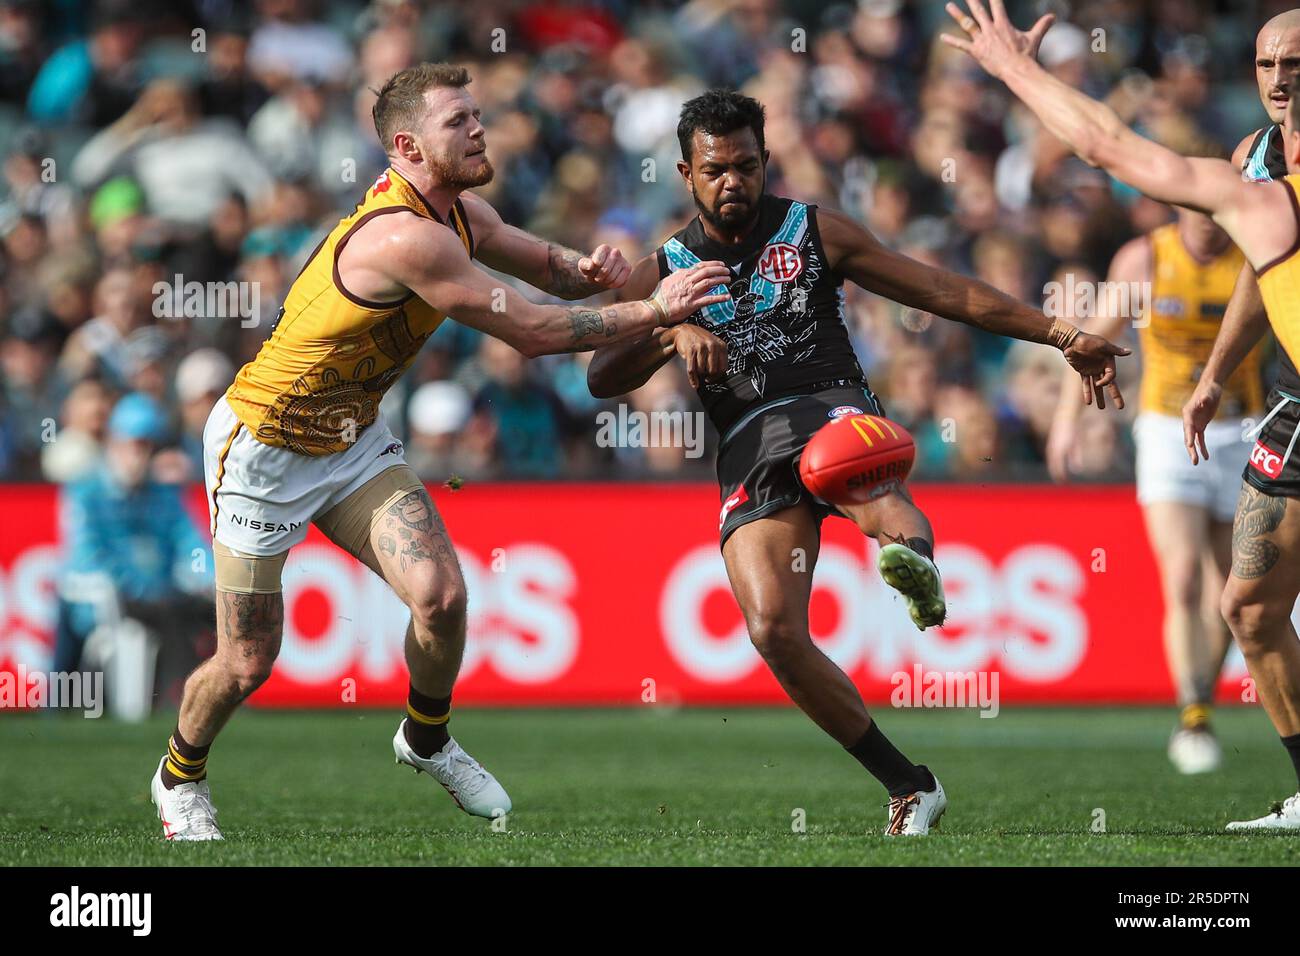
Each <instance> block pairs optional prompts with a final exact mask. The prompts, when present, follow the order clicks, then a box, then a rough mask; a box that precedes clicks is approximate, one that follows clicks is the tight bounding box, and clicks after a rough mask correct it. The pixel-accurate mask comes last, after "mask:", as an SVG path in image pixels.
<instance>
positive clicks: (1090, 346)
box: [817, 210, 1129, 408]
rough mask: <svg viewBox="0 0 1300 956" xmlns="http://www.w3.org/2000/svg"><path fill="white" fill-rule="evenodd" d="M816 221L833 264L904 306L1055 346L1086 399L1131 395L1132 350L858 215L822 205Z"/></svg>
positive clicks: (1101, 402)
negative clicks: (908, 246) (932, 257)
mask: <svg viewBox="0 0 1300 956" xmlns="http://www.w3.org/2000/svg"><path fill="white" fill-rule="evenodd" d="M817 224H818V228H819V229H820V231H821V236H822V245H823V246H824V247H825V249H826V255H827V257H828V259H829V260H830V266H831V268H833V269H835V270H837V271H838V272H839V273H840V274H841V275H843V276H844V277H845V278H846V279H849V280H850V281H851V282H854V283H856V284H857V285H860V286H862V288H864V289H866V290H867V291H869V292H875V293H876V294H877V295H882V296H884V297H885V298H888V299H893V300H894V301H895V302H899V303H901V304H903V305H908V306H911V307H912V308H915V309H921V310H923V311H925V312H932V313H934V314H935V315H937V316H940V317H942V318H945V319H953V320H955V321H957V322H964V323H965V324H967V325H973V326H975V327H976V328H981V329H985V330H987V331H989V332H994V333H996V334H998V335H1007V336H1011V337H1012V338H1017V339H1024V340H1025V341H1028V342H1039V343H1042V344H1044V345H1052V346H1054V347H1056V348H1058V349H1060V350H1061V351H1062V353H1063V354H1064V355H1065V358H1066V361H1067V362H1069V363H1070V366H1071V367H1072V368H1074V370H1075V371H1077V372H1078V373H1079V375H1080V376H1081V377H1082V379H1083V394H1084V400H1085V401H1087V402H1089V403H1090V402H1091V401H1092V399H1093V396H1094V395H1095V396H1096V399H1097V404H1098V406H1100V407H1102V408H1105V401H1106V400H1105V391H1103V390H1108V391H1109V392H1110V395H1111V398H1112V400H1113V401H1114V402H1115V404H1116V405H1117V406H1118V407H1119V408H1123V407H1124V398H1123V396H1122V395H1121V394H1120V392H1119V387H1118V386H1117V385H1116V384H1115V356H1117V355H1128V354H1129V350H1128V349H1124V348H1120V347H1119V346H1117V345H1113V344H1112V343H1110V342H1107V341H1106V340H1105V339H1103V338H1101V337H1100V336H1097V335H1092V334H1090V333H1087V332H1080V331H1079V330H1078V329H1077V328H1075V327H1074V326H1073V325H1071V324H1070V323H1068V322H1064V321H1062V320H1060V319H1049V318H1047V317H1046V316H1045V315H1043V313H1042V312H1039V311H1038V310H1037V309H1032V308H1030V307H1029V306H1027V305H1025V304H1024V303H1022V302H1018V301H1016V300H1015V299H1013V298H1012V297H1011V296H1009V295H1006V294H1005V293H1003V292H999V291H998V290H997V289H995V288H993V287H992V286H991V285H988V284H987V283H985V282H980V281H979V280H978V279H969V278H967V277H966V276H961V275H958V274H956V273H955V272H948V271H946V270H944V269H936V268H934V267H933V266H929V265H926V264H925V263H923V262H917V261H916V260H915V259H910V258H908V257H907V256H905V255H903V254H902V253H899V252H895V251H894V250H893V249H890V248H888V247H887V246H885V245H883V244H881V243H880V242H879V241H878V240H877V239H876V237H875V236H873V235H872V234H871V233H870V232H868V231H867V230H866V229H864V228H863V227H862V226H860V225H859V224H858V223H857V222H855V221H854V220H852V219H851V218H849V217H848V216H846V215H844V214H843V213H839V212H832V211H830V210H819V211H818V213H817Z"/></svg>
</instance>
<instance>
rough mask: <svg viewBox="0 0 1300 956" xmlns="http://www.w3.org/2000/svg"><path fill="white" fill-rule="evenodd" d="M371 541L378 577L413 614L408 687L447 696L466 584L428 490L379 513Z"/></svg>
mask: <svg viewBox="0 0 1300 956" xmlns="http://www.w3.org/2000/svg"><path fill="white" fill-rule="evenodd" d="M370 541H371V547H372V548H373V550H374V555H375V560H376V562H377V564H378V566H379V567H378V570H379V573H380V574H381V575H382V576H383V578H384V580H386V581H387V582H388V583H389V585H390V586H392V588H393V590H394V591H395V592H397V596H398V597H399V598H401V599H402V602H403V603H404V604H405V605H406V606H407V607H408V608H410V611H411V624H410V626H409V627H408V628H407V632H406V663H407V666H408V667H409V668H410V671H411V683H412V684H413V685H414V686H415V689H416V690H418V691H419V692H420V693H422V694H426V695H428V696H429V697H446V696H447V695H449V694H450V693H451V689H452V685H453V684H455V682H456V674H457V673H458V672H459V671H460V662H461V656H462V654H463V653H464V649H465V612H466V596H465V580H464V577H463V575H462V574H461V569H460V563H459V562H458V561H457V560H456V552H455V550H454V549H453V548H452V544H451V536H450V535H449V534H448V533H447V526H446V525H445V524H444V523H443V520H442V516H441V515H439V514H438V509H437V508H436V507H434V504H433V502H432V501H431V500H430V498H429V494H428V492H426V491H425V490H424V489H423V488H421V489H420V490H418V491H412V492H410V493H409V494H406V495H404V496H403V497H401V498H399V499H398V500H397V501H395V502H394V503H393V504H392V505H391V506H389V508H388V509H387V510H386V511H384V512H383V513H382V514H380V515H377V516H376V518H375V521H374V524H373V525H372V526H371V531H370Z"/></svg>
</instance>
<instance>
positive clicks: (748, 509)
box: [718, 382, 885, 545]
mask: <svg viewBox="0 0 1300 956" xmlns="http://www.w3.org/2000/svg"><path fill="white" fill-rule="evenodd" d="M864 413H865V414H868V415H880V416H884V414H885V412H884V409H883V408H882V407H881V405H880V401H879V400H878V399H877V398H876V396H875V394H874V393H872V391H871V389H870V388H868V387H867V386H866V385H865V384H850V383H843V382H836V383H827V385H825V386H820V387H819V386H812V387H811V390H810V393H809V394H807V395H796V396H791V397H787V398H779V399H774V400H772V401H769V402H764V403H763V404H762V405H759V406H757V407H755V408H754V409H752V410H751V411H749V412H747V413H746V414H745V415H744V417H743V418H741V419H740V421H738V422H736V424H735V425H733V426H732V427H731V428H730V429H729V430H728V431H727V433H726V434H725V435H724V436H723V437H722V442H721V446H720V448H719V450H718V485H719V489H720V491H721V502H722V511H721V513H720V514H719V515H718V531H719V533H720V535H721V541H720V542H719V544H720V545H721V544H726V543H727V538H728V537H729V536H730V535H731V533H732V532H733V531H735V530H736V529H737V528H739V527H740V526H741V525H743V524H748V523H749V522H751V521H756V520H758V519H759V518H764V517H766V516H768V515H770V514H774V513H775V512H777V511H780V510H782V509H784V508H790V507H793V506H794V505H796V504H798V503H799V502H800V501H801V500H803V499H804V497H805V496H806V497H807V498H808V500H809V502H810V503H811V504H812V508H813V513H814V514H815V515H816V516H817V521H818V523H820V522H821V520H822V519H823V518H825V517H826V516H827V515H828V514H833V515H840V512H839V510H838V509H837V508H835V506H834V505H831V504H829V503H828V502H825V501H822V500H821V499H820V498H817V497H815V496H813V495H812V493H811V492H809V491H808V489H807V488H805V487H804V486H803V482H802V481H800V480H799V456H800V455H801V454H802V453H803V449H804V446H805V445H807V444H808V442H809V440H811V439H812V437H813V435H815V434H816V433H817V431H818V429H820V428H821V427H822V426H823V425H825V424H826V423H827V422H829V421H831V420H832V419H835V418H839V417H841V416H843V415H861V414H864ZM840 516H841V517H843V515H840Z"/></svg>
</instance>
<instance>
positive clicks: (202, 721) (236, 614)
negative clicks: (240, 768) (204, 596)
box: [179, 591, 284, 747]
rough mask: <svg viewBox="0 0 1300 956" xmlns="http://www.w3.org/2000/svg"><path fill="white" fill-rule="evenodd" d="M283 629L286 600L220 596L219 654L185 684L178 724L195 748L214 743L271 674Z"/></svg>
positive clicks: (269, 596)
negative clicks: (228, 722) (222, 729)
mask: <svg viewBox="0 0 1300 956" xmlns="http://www.w3.org/2000/svg"><path fill="white" fill-rule="evenodd" d="M283 630H284V596H283V595H282V594H280V593H279V592H276V593H274V594H240V593H236V592H233V591H218V592H217V652H216V654H214V655H213V656H212V657H210V658H208V659H207V660H206V661H204V662H203V663H202V664H200V665H199V666H198V667H197V668H195V669H194V672H193V673H191V674H190V676H189V677H188V678H187V679H186V681H185V693H184V695H183V697H182V698H181V711H180V719H179V726H180V730H181V734H182V735H183V736H184V737H185V739H186V741H188V742H189V743H191V744H193V745H194V746H196V747H201V746H205V745H207V744H210V743H212V741H213V740H214V739H215V738H216V736H217V734H218V733H219V732H220V731H221V728H222V727H224V726H225V724H226V721H227V720H229V719H230V715H231V714H233V713H234V712H235V708H237V707H238V706H239V705H240V703H242V702H243V700H244V698H246V697H247V696H248V695H249V694H251V693H253V691H255V690H257V688H258V687H260V686H261V685H262V683H263V682H264V681H265V680H266V679H267V677H269V676H270V674H271V667H272V665H273V664H274V663H275V658H276V655H278V654H279V653H280V636H281V634H282V632H283Z"/></svg>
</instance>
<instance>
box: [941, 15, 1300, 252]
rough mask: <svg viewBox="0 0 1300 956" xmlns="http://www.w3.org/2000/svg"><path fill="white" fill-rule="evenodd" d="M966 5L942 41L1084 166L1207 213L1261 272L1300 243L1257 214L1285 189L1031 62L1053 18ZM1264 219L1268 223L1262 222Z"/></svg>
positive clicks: (1290, 228) (1284, 223)
mask: <svg viewBox="0 0 1300 956" xmlns="http://www.w3.org/2000/svg"><path fill="white" fill-rule="evenodd" d="M967 3H968V5H969V7H970V12H971V15H970V16H967V15H965V14H963V13H962V12H961V11H960V10H959V9H958V7H957V6H956V5H955V4H952V3H950V4H948V6H947V9H948V12H949V13H950V14H951V15H952V16H953V18H954V19H955V20H957V21H958V24H959V25H960V26H961V27H962V29H963V30H965V31H966V34H967V37H965V38H962V37H956V36H952V35H951V34H942V39H943V41H944V42H945V43H947V44H948V45H949V46H953V47H956V48H957V49H959V50H964V51H965V52H966V53H968V54H970V55H971V56H972V57H973V58H974V59H975V60H977V61H978V62H979V64H980V65H981V66H982V67H983V68H984V69H985V70H986V71H987V72H988V73H989V74H990V75H991V76H996V77H998V78H999V79H1001V80H1002V81H1003V82H1004V83H1006V85H1007V87H1008V88H1009V89H1010V90H1011V92H1012V93H1014V94H1015V95H1016V96H1017V97H1019V98H1020V100H1021V101H1022V102H1024V104H1025V105H1026V106H1028V107H1029V108H1030V109H1031V110H1033V111H1034V113H1035V115H1037V116H1038V118H1039V119H1040V120H1042V122H1043V125H1044V126H1046V127H1047V129H1048V131H1050V132H1051V133H1052V134H1053V135H1055V136H1056V137H1057V138H1059V139H1060V140H1062V141H1063V142H1064V143H1065V144H1066V145H1067V146H1069V147H1070V149H1071V150H1072V151H1073V152H1074V153H1075V154H1076V155H1078V156H1079V158H1081V159H1082V160H1083V161H1084V162H1086V163H1088V164H1089V165H1092V166H1099V167H1101V168H1102V169H1104V170H1106V172H1108V173H1110V174H1111V175H1112V176H1114V177H1115V178H1116V179H1119V180H1120V181H1122V182H1124V183H1127V184H1128V185H1130V186H1132V187H1134V188H1135V189H1138V190H1140V191H1141V192H1143V193H1145V194H1146V195H1148V196H1150V197H1151V198H1152V199H1158V200H1160V201H1161V202H1167V203H1172V204H1174V205H1177V206H1185V207H1187V208H1188V209H1196V210H1198V211H1200V212H1205V213H1208V214H1210V215H1211V216H1213V217H1214V219H1215V221H1216V222H1218V224H1219V225H1221V226H1222V227H1223V228H1224V229H1225V230H1226V231H1227V233H1228V234H1229V235H1230V236H1232V238H1233V241H1235V242H1236V243H1237V245H1238V246H1240V247H1241V251H1242V252H1243V253H1245V255H1246V258H1247V259H1249V260H1250V262H1251V264H1252V265H1253V266H1255V267H1256V268H1259V267H1261V266H1262V265H1264V264H1265V263H1267V262H1268V261H1269V260H1270V259H1272V258H1274V257H1275V256H1277V255H1280V254H1281V253H1282V252H1284V251H1285V250H1286V249H1287V248H1289V247H1290V245H1291V242H1292V240H1293V239H1294V238H1295V227H1294V224H1293V222H1292V221H1290V217H1287V219H1286V220H1281V219H1279V218H1278V217H1264V216H1259V215H1258V214H1259V213H1261V212H1264V210H1266V209H1267V208H1268V207H1270V206H1272V207H1275V208H1276V207H1277V205H1278V204H1279V203H1280V204H1281V205H1282V207H1283V208H1286V207H1287V205H1288V202H1289V200H1287V198H1286V195H1285V192H1284V190H1285V188H1286V187H1285V186H1283V185H1281V184H1278V183H1271V184H1254V183H1245V182H1243V181H1242V179H1241V176H1240V174H1239V173H1238V172H1237V170H1236V169H1234V168H1233V166H1232V164H1231V163H1229V162H1227V161H1226V160H1221V159H1201V158H1194V157H1187V156H1180V155H1178V153H1175V152H1174V151H1173V150H1171V149H1167V148H1165V147H1164V146H1161V145H1160V144H1158V143H1154V142H1152V141H1151V140H1148V139H1143V138H1142V137H1141V136H1139V135H1137V134H1136V133H1134V132H1133V131H1132V130H1131V129H1129V128H1128V127H1127V126H1125V125H1124V123H1123V121H1121V120H1120V118H1119V116H1118V115H1116V113H1115V111H1114V110H1112V109H1111V108H1110V107H1109V106H1107V105H1105V104H1104V103H1099V102H1097V101H1096V100H1094V99H1091V98H1090V97H1088V96H1086V95H1084V94H1083V93H1081V92H1079V91H1078V90H1075V89H1071V88H1070V87H1069V86H1067V85H1066V84H1064V83H1062V82H1061V81H1060V80H1058V79H1057V78H1056V77H1054V76H1052V74H1050V73H1048V72H1047V71H1046V70H1044V69H1043V68H1042V67H1041V66H1039V65H1038V63H1037V62H1036V61H1035V60H1034V58H1033V55H1032V54H1031V52H1030V49H1031V47H1035V48H1036V45H1037V42H1036V40H1035V41H1033V42H1032V43H1030V42H1029V38H1031V37H1032V36H1034V35H1037V36H1039V37H1041V35H1042V33H1045V32H1046V31H1047V27H1048V26H1050V25H1051V20H1050V19H1049V18H1047V17H1044V18H1043V19H1041V20H1039V22H1038V23H1036V24H1035V25H1034V27H1033V29H1032V30H1031V31H1030V32H1029V33H1022V32H1020V31H1019V30H1017V29H1016V28H1015V27H1014V26H1013V25H1012V24H1011V21H1010V20H1009V19H1007V13H1006V9H1005V7H1004V6H1003V3H1002V0H990V6H991V8H992V11H993V12H992V15H990V14H989V13H988V12H986V11H985V9H984V4H983V3H982V2H981V0H967ZM1265 218H1267V220H1268V222H1267V223H1264V222H1260V221H1259V220H1262V219H1265ZM1248 219H1253V220H1256V221H1255V222H1254V223H1253V224H1252V226H1251V228H1250V230H1249V233H1248V234H1247V233H1245V232H1243V230H1242V229H1241V228H1240V226H1241V224H1242V223H1243V222H1244V221H1246V220H1248Z"/></svg>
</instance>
